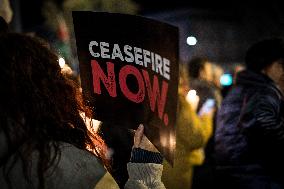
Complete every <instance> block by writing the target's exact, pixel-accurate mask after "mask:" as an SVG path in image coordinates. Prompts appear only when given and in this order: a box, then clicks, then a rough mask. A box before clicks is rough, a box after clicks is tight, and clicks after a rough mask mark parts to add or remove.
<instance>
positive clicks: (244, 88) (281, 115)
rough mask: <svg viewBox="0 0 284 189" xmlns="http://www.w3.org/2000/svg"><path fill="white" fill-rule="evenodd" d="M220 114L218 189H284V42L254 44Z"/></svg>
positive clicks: (217, 157)
mask: <svg viewBox="0 0 284 189" xmlns="http://www.w3.org/2000/svg"><path fill="white" fill-rule="evenodd" d="M245 63H246V70H244V71H241V72H239V73H238V75H237V78H236V83H235V86H234V87H233V88H232V90H231V91H230V92H229V94H228V95H227V96H226V98H225V99H224V100H223V103H222V106H221V108H220V110H219V112H218V118H217V129H216V135H215V141H216V146H215V150H216V159H217V165H218V166H217V179H216V181H217V186H216V187H217V188H220V189H223V188H230V189H261V188H266V189H282V188H284V185H283V183H284V177H283V175H284V174H283V168H284V161H283V159H284V152H283V151H282V150H281V149H282V148H283V147H284V112H283V108H284V107H283V105H284V104H283V94H282V93H281V91H280V90H279V84H280V83H281V81H283V79H284V75H283V74H284V41H283V39H280V38H272V39H265V40H262V41H259V42H257V43H256V44H254V45H252V46H251V47H250V48H249V49H248V51H247V53H246V58H245Z"/></svg>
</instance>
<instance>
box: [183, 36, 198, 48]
mask: <svg viewBox="0 0 284 189" xmlns="http://www.w3.org/2000/svg"><path fill="white" fill-rule="evenodd" d="M186 43H187V44H188V45H190V46H193V45H196V43H197V39H196V38H195V37H194V36H189V37H187V39H186Z"/></svg>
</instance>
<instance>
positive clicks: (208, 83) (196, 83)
mask: <svg viewBox="0 0 284 189" xmlns="http://www.w3.org/2000/svg"><path fill="white" fill-rule="evenodd" d="M188 73H189V78H190V79H189V80H190V84H189V86H190V88H191V89H194V90H196V91H197V92H198V96H199V97H200V101H199V104H198V108H197V112H198V111H199V110H200V108H201V106H202V105H203V104H204V103H205V102H206V100H207V99H209V98H210V99H214V100H215V101H216V104H219V102H218V101H219V99H218V97H216V95H215V94H216V89H215V86H214V85H213V74H212V63H211V62H210V61H209V60H208V59H207V58H203V57H196V58H193V59H191V60H190V61H189V63H188Z"/></svg>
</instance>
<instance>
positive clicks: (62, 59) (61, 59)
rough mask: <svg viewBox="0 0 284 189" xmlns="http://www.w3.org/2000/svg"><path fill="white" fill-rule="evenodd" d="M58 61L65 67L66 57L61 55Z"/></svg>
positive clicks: (61, 66)
mask: <svg viewBox="0 0 284 189" xmlns="http://www.w3.org/2000/svg"><path fill="white" fill-rule="evenodd" d="M58 62H59V66H60V68H63V67H64V65H65V60H64V58H62V57H60V58H59V59H58Z"/></svg>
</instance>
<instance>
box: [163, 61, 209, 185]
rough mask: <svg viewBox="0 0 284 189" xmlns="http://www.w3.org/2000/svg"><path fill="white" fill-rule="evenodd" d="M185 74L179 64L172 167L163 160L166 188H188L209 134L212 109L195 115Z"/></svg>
mask: <svg viewBox="0 0 284 189" xmlns="http://www.w3.org/2000/svg"><path fill="white" fill-rule="evenodd" d="M188 86H189V85H188V74H187V70H186V67H185V66H182V65H180V84H179V89H178V95H179V96H178V97H179V98H178V100H179V106H178V107H179V108H178V114H177V123H176V150H175V155H174V166H173V167H172V166H171V165H170V164H169V163H168V162H166V161H164V171H163V175H162V181H163V183H164V184H165V186H166V188H169V189H177V188H187V189H189V188H191V181H192V180H191V179H192V173H193V167H194V166H195V165H200V164H202V163H203V161H204V153H203V148H204V147H205V145H206V143H207V141H208V139H209V138H210V136H211V134H212V115H213V111H214V110H213V108H212V109H211V110H209V111H208V112H206V111H203V113H202V114H201V115H197V113H196V109H197V105H198V101H199V97H198V96H197V95H196V94H195V93H194V91H190V92H189V87H188Z"/></svg>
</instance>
